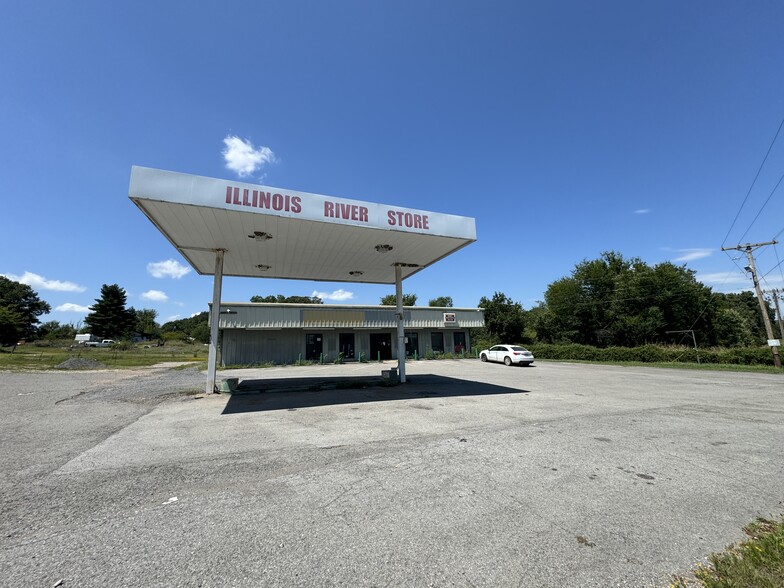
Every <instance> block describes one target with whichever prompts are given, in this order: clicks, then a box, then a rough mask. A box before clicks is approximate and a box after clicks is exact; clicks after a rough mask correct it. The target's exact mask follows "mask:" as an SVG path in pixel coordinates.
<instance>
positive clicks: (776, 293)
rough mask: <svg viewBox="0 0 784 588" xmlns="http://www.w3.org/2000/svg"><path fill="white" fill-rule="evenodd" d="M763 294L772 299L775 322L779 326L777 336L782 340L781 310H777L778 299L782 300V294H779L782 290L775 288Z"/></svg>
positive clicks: (783, 295) (783, 337)
mask: <svg viewBox="0 0 784 588" xmlns="http://www.w3.org/2000/svg"><path fill="white" fill-rule="evenodd" d="M764 292H765V294H770V295H771V296H772V297H773V304H775V305H776V322H777V323H778V324H779V335H781V338H782V339H784V323H783V322H782V320H781V308H779V298H780V297H782V298H784V294H781V292H782V290H778V289H776V288H773V290H764Z"/></svg>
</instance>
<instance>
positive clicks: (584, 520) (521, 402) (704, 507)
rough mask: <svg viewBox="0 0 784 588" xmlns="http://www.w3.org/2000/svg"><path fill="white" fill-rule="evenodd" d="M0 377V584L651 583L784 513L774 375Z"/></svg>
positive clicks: (551, 369)
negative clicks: (219, 383) (390, 380)
mask: <svg viewBox="0 0 784 588" xmlns="http://www.w3.org/2000/svg"><path fill="white" fill-rule="evenodd" d="M390 367H393V364H392V363H391V362H388V363H387V364H385V365H384V366H380V365H379V364H377V363H370V364H346V365H326V366H307V367H281V368H270V369H259V370H234V371H225V372H222V373H220V376H221V377H239V378H240V380H241V382H242V388H243V389H245V390H249V391H251V392H247V393H244V394H237V395H211V396H206V397H205V396H203V395H202V394H198V392H199V391H200V390H202V389H203V387H204V380H205V376H204V374H202V373H198V372H197V371H195V370H193V369H185V370H173V369H169V368H155V369H144V370H126V371H98V372H74V373H60V372H25V373H10V372H0V398H2V403H3V407H4V409H3V411H2V412H1V413H0V442H1V443H2V452H0V471H2V473H3V475H2V476H1V477H0V498H2V507H1V508H2V512H0V532H1V533H2V534H1V535H0V537H1V538H2V539H1V541H2V549H1V550H0V570H2V573H0V586H55V585H56V584H58V583H59V585H60V586H64V587H68V586H80V587H90V586H107V585H122V586H145V587H146V586H367V587H370V586H424V587H443V586H460V587H478V586H523V587H525V586H559V587H578V586H580V587H583V586H640V587H643V586H663V585H666V583H667V581H668V579H669V577H670V575H671V574H676V573H685V572H687V571H688V570H689V569H691V567H692V566H693V565H694V564H695V563H697V562H699V561H704V558H705V556H706V555H707V554H708V553H710V552H712V551H717V550H721V549H722V548H723V547H724V546H725V545H727V544H729V543H731V542H733V541H737V540H739V539H742V537H743V535H742V531H741V529H742V527H743V526H744V525H745V524H746V523H748V522H749V521H751V520H753V519H754V517H756V516H758V515H762V516H775V515H778V514H782V513H784V460H782V458H781V454H782V448H784V377H782V376H779V375H777V374H752V373H731V372H713V371H688V370H669V369H657V368H639V367H613V366H592V365H578V364H566V363H537V364H535V366H534V367H530V368H519V367H506V366H504V365H502V364H486V363H481V362H479V361H477V360H459V361H458V360H442V361H418V362H413V363H409V364H408V367H407V371H408V374H409V379H410V381H409V383H407V384H406V385H403V386H397V387H381V386H378V385H376V383H375V382H376V380H377V377H378V376H379V375H380V371H381V369H389V368H390Z"/></svg>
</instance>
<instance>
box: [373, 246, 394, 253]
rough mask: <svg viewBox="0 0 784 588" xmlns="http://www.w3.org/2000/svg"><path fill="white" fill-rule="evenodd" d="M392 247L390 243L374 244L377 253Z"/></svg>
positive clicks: (386, 251) (384, 251) (387, 250)
mask: <svg viewBox="0 0 784 588" xmlns="http://www.w3.org/2000/svg"><path fill="white" fill-rule="evenodd" d="M393 249H394V247H392V245H376V251H378V252H379V253H389V252H390V251H392V250H393Z"/></svg>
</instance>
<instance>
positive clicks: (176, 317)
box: [163, 314, 182, 323]
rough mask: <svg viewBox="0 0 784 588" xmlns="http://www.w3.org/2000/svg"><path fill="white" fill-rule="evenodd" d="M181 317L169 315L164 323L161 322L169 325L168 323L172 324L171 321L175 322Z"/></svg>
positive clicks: (179, 315)
mask: <svg viewBox="0 0 784 588" xmlns="http://www.w3.org/2000/svg"><path fill="white" fill-rule="evenodd" d="M181 316H182V315H181V314H173V315H171V316H169V317H166V320H165V321H163V322H165V323H170V322H172V321H176V320H177V319H178V318H180V317H181Z"/></svg>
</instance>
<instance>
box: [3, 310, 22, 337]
mask: <svg viewBox="0 0 784 588" xmlns="http://www.w3.org/2000/svg"><path fill="white" fill-rule="evenodd" d="M24 330H25V321H24V318H22V315H20V314H19V313H17V312H14V311H13V310H11V309H10V308H8V307H6V306H0V345H16V343H17V342H18V341H19V340H20V339H21V338H22V333H23V332H24Z"/></svg>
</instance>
